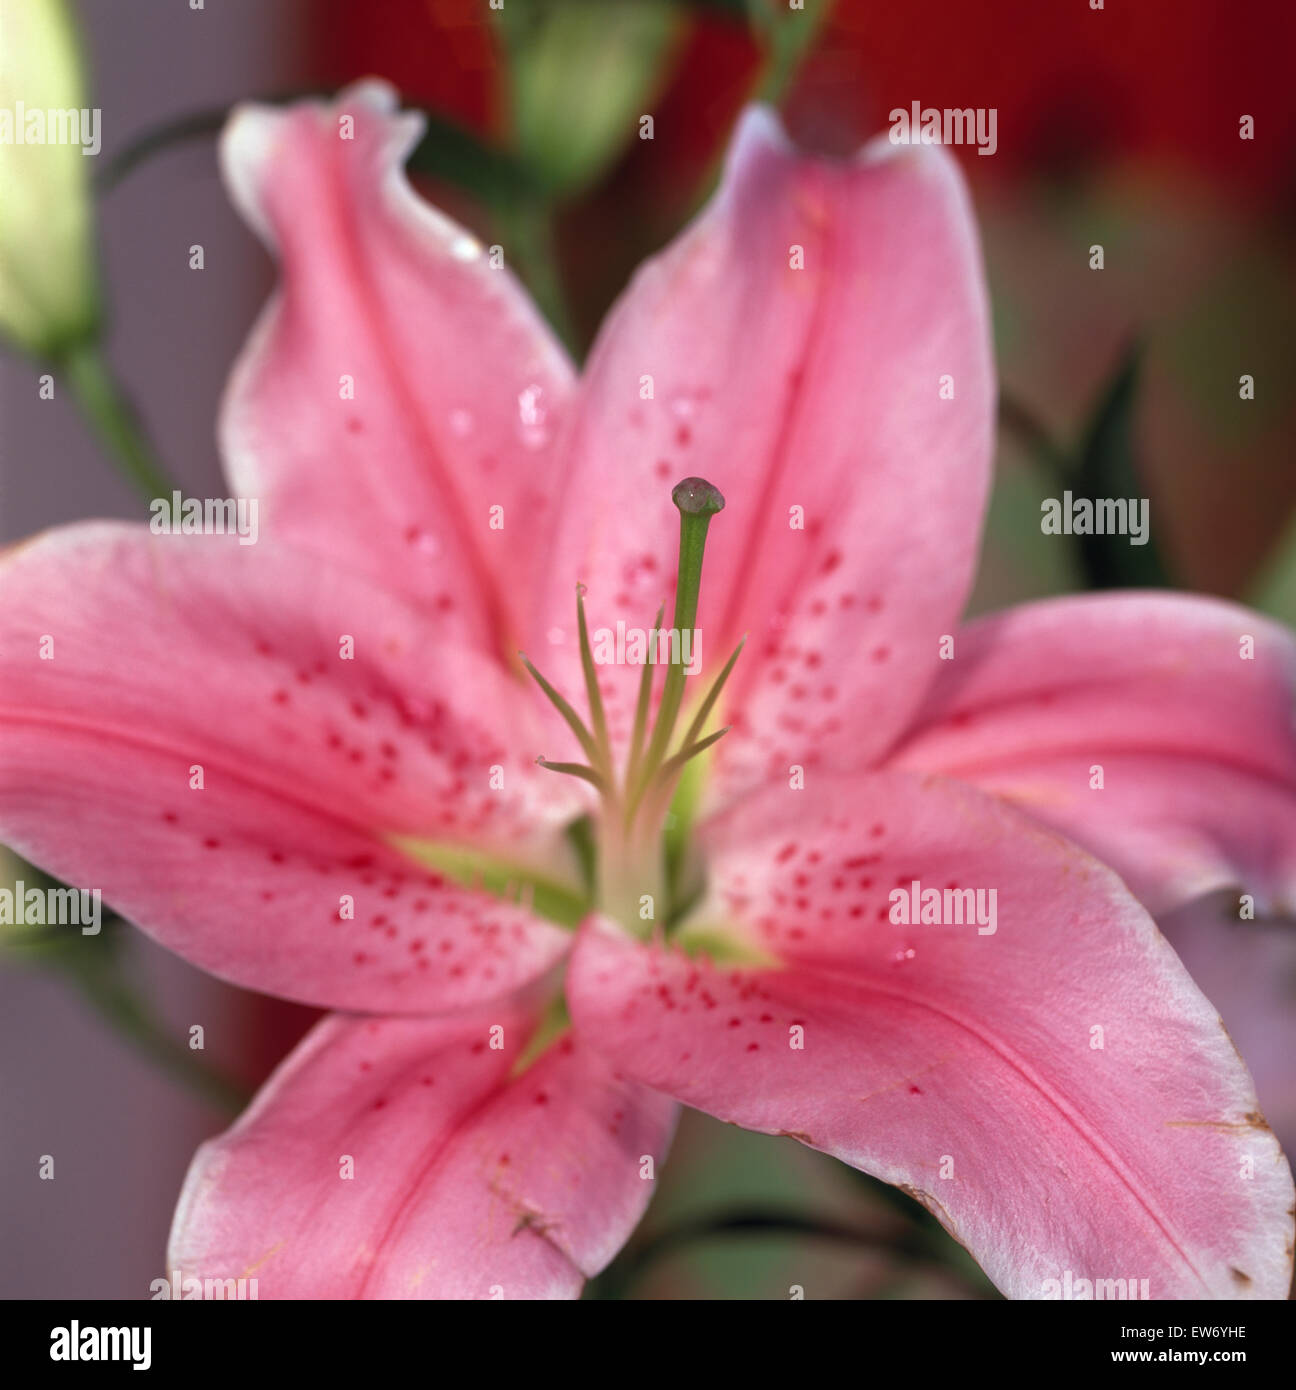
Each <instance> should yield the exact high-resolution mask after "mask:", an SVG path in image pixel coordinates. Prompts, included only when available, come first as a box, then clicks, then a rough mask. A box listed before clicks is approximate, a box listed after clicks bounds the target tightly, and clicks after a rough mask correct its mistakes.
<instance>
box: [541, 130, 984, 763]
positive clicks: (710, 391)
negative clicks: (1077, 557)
mask: <svg viewBox="0 0 1296 1390" xmlns="http://www.w3.org/2000/svg"><path fill="white" fill-rule="evenodd" d="M795 247H800V248H802V250H803V253H804V269H800V270H796V269H791V268H790V256H791V255H793V254H795V253H794V251H793V248H795ZM945 374H948V375H949V376H951V377H952V378H953V382H954V389H955V398H954V399H953V400H942V399H941V398H940V385H941V378H942V376H943V375H945ZM648 377H651V378H652V389H653V398H652V399H651V400H645V399H641V389H642V390H646V389H647V388H646V386H642V385H641V383H643V382H644V381H645V379H646V378H648ZM992 406H993V382H992V363H991V352H990V342H989V331H988V321H987V310H986V301H985V291H984V286H983V284H982V275H981V266H980V257H979V252H978V249H977V243H976V235H975V229H974V227H973V223H972V215H971V209H970V206H969V204H968V199H967V194H966V190H965V189H964V186H963V183H962V180H961V178H960V176H959V174H958V172H957V169H956V166H955V164H954V162H953V161H952V160H950V159H949V158H948V157H947V156H946V155H945V154H944V153H943V152H942V151H939V150H937V149H934V148H913V149H909V150H906V151H896V150H894V149H893V148H892V147H890V146H889V145H887V144H886V142H885V141H882V142H874V143H873V144H871V145H869V146H867V147H866V148H865V149H864V150H863V151H862V152H861V153H860V155H859V156H858V157H857V158H856V159H855V160H853V161H851V162H849V163H833V162H828V161H825V160H820V159H813V158H810V157H807V156H802V155H799V154H797V153H796V152H795V151H794V150H793V149H792V148H791V147H790V146H789V145H788V143H787V141H786V138H785V137H784V135H783V133H782V131H781V130H780V128H779V127H778V124H777V121H776V118H775V117H774V116H773V115H772V114H771V113H770V112H769V111H768V110H765V109H763V108H756V109H753V110H751V111H749V112H748V114H747V115H746V116H745V117H744V119H743V121H742V124H741V126H740V128H739V131H738V135H737V137H736V139H735V143H734V147H733V150H732V151H731V154H730V157H729V162H728V168H727V170H726V173H725V177H724V182H723V184H722V186H721V188H720V191H719V192H718V193H717V194H716V196H715V198H714V199H713V201H712V202H711V204H710V205H709V207H708V208H707V210H706V211H705V212H704V213H703V214H702V216H701V217H700V218H699V219H698V220H697V221H696V222H695V223H694V224H693V225H692V227H690V228H689V229H688V230H687V231H686V232H685V233H684V234H683V235H682V236H681V237H680V239H679V240H678V241H677V242H676V243H675V244H674V245H673V246H671V247H670V248H669V249H668V250H667V251H666V252H665V253H664V254H663V255H661V256H660V257H658V258H657V259H656V260H654V261H652V262H650V263H649V264H648V265H647V266H646V267H645V268H643V269H641V270H640V271H639V273H638V275H637V276H636V278H635V280H634V282H633V285H632V287H631V288H630V290H629V291H628V292H627V294H626V295H625V296H624V297H623V299H622V300H621V302H620V304H619V305H618V306H617V308H616V309H615V310H614V311H613V314H612V316H611V318H610V319H609V321H608V323H607V325H606V326H605V328H604V330H603V333H602V336H601V337H600V339H599V341H598V344H597V345H596V347H595V350H594V352H593V355H592V358H591V362H590V366H589V369H588V372H587V377H586V381H585V383H584V395H583V397H582V404H581V408H580V413H579V417H578V419H577V421H576V425H575V428H574V433H573V444H572V447H573V458H572V467H571V473H570V476H569V477H568V479H567V492H566V496H565V500H564V503H563V516H562V526H563V529H562V531H561V538H560V541H559V544H558V545H557V547H556V551H555V555H556V559H555V565H554V575H553V580H554V585H555V588H554V596H553V600H552V605H551V609H550V612H551V614H552V615H553V617H552V621H553V622H554V623H555V624H557V625H558V626H559V627H560V628H563V629H565V630H566V632H567V649H568V652H569V659H573V658H574V636H573V635H572V632H571V627H572V624H571V622H570V605H571V584H572V582H573V581H575V580H577V579H581V580H583V581H585V582H586V583H587V584H588V586H589V590H590V593H589V600H588V602H589V609H590V621H591V625H592V626H596V627H597V626H603V627H606V628H608V629H612V628H614V627H615V622H616V621H617V620H624V621H625V622H626V623H627V624H629V625H632V626H639V627H643V628H647V627H649V626H650V625H651V622H652V618H653V615H654V614H655V612H656V609H657V606H658V603H659V602H660V601H661V600H662V599H663V598H667V597H669V595H670V594H671V593H672V591H673V587H674V565H675V554H676V543H677V537H678V530H679V516H678V513H677V512H676V510H675V508H674V507H673V506H672V505H671V502H670V490H671V487H672V486H673V485H674V484H675V483H676V482H677V481H679V480H680V479H681V478H683V477H685V476H687V475H690V474H700V475H702V476H703V477H706V478H708V479H709V480H710V481H712V482H713V483H715V484H716V485H717V486H718V487H719V488H720V490H721V491H722V492H723V493H724V495H725V497H726V499H727V506H726V509H725V511H724V513H723V514H722V515H721V516H719V517H718V518H716V520H715V522H714V523H713V525H712V527H711V539H710V541H709V543H708V549H707V558H706V570H705V577H704V581H703V587H702V604H701V610H700V625H701V628H702V632H703V653H702V654H703V658H704V663H705V665H706V666H707V668H708V670H709V672H710V673H712V674H713V673H714V672H715V671H716V670H718V669H719V667H720V666H721V665H722V664H723V662H724V661H725V659H726V657H727V656H728V655H729V652H730V650H731V649H732V646H733V644H734V643H735V642H736V641H737V640H738V638H739V637H740V636H741V635H742V634H743V633H744V632H748V631H750V633H751V640H750V642H749V644H748V647H747V651H746V653H745V655H744V657H743V659H742V660H741V661H740V662H739V665H738V668H737V672H736V675H735V677H734V682H733V684H732V686H731V690H732V692H733V697H732V699H731V700H729V701H728V704H729V705H730V706H731V711H730V712H731V713H732V714H733V716H734V718H735V722H736V723H737V725H738V727H739V728H740V729H741V731H742V732H743V734H744V735H745V737H743V738H741V739H740V738H738V737H737V736H735V737H733V738H731V739H728V740H726V742H725V745H724V759H726V760H727V763H726V766H727V767H728V770H729V772H730V774H731V775H732V776H733V777H734V778H735V779H737V780H746V779H748V778H750V777H755V776H757V775H760V774H763V773H764V772H765V770H766V769H768V768H777V769H778V770H779V773H780V775H781V776H786V769H787V765H788V763H789V762H797V763H807V762H808V763H822V764H823V765H825V766H830V765H841V763H842V762H843V761H847V762H851V763H855V764H862V763H864V762H865V761H867V760H868V759H869V757H870V756H871V755H873V754H876V753H878V752H880V751H881V749H882V748H883V747H884V746H885V745H886V744H887V743H888V742H890V741H891V739H892V738H893V737H894V736H895V734H896V733H897V732H898V731H899V729H900V728H901V726H902V725H903V723H904V720H905V719H906V717H907V716H908V714H909V713H910V712H911V710H912V708H913V706H914V704H915V703H916V701H917V700H918V698H919V697H920V695H921V693H922V690H923V689H924V688H925V685H926V683H927V682H928V681H929V680H930V679H931V678H932V676H933V674H934V667H935V662H936V653H937V642H938V639H939V637H940V636H941V634H943V633H947V632H951V631H953V626H952V625H953V623H954V622H955V620H956V618H957V616H958V613H959V611H960V608H961V606H962V603H963V599H964V595H965V593H966V591H967V588H968V584H969V580H970V577H971V573H972V567H973V563H974V559H975V555H976V547H977V532H978V526H979V522H980V517H981V511H982V505H983V502H984V498H985V493H986V486H987V481H988V477H989V463H990V446H991V436H992ZM793 508H800V509H802V511H803V516H804V529H793V528H792V526H791V524H790V522H791V521H792V520H793V518H794V516H799V515H800V514H794V513H793V511H792V509H793ZM669 621H670V609H669V608H668V610H667V622H669ZM572 669H574V666H573V668H572ZM637 674H638V673H637V671H631V672H630V673H629V679H628V680H626V681H624V682H620V683H618V686H619V688H618V689H617V690H616V691H615V694H614V698H615V700H616V704H617V710H618V713H617V715H616V724H617V726H618V727H620V728H622V729H624V727H625V726H626V724H627V723H628V719H629V716H630V715H631V714H632V713H633V700H634V678H635V677H636V676H637ZM613 675H614V673H612V672H609V679H610V681H611V680H612V677H613ZM695 688H696V689H697V690H698V692H699V693H700V692H701V689H702V688H703V687H702V684H701V682H700V681H699V682H697V683H695ZM728 717H729V716H728V715H726V718H728Z"/></svg>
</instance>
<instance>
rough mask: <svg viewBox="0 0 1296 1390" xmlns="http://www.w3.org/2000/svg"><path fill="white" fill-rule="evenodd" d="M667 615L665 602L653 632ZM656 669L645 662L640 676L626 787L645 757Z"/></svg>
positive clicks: (658, 614)
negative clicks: (644, 748)
mask: <svg viewBox="0 0 1296 1390" xmlns="http://www.w3.org/2000/svg"><path fill="white" fill-rule="evenodd" d="M665 613H666V604H665V601H663V602H662V605H661V607H660V608H659V609H658V610H657V617H656V619H655V620H654V622H653V625H652V630H653V631H654V632H660V631H661V625H662V618H663V617H664V616H665ZM655 669H656V668H655V667H654V666H653V664H652V662H650V661H645V662H644V664H643V671H642V673H641V674H640V676H639V699H638V701H637V702H636V704H635V718H634V732H633V733H632V734H631V737H630V760H629V762H628V763H627V764H626V776H625V781H626V786H627V787H629V786H633V784H634V780H635V774H636V773H637V772H638V771H639V760H640V759H641V758H642V757H643V747H644V739H645V738H646V737H647V735H648V711H649V709H650V708H651V706H652V688H653V672H654V671H655Z"/></svg>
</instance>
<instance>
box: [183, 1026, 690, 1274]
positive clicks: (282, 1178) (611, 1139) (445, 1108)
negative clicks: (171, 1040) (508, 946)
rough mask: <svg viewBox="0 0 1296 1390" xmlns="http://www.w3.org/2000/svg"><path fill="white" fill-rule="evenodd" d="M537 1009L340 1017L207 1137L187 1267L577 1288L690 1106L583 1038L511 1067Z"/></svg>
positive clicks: (621, 1228)
mask: <svg viewBox="0 0 1296 1390" xmlns="http://www.w3.org/2000/svg"><path fill="white" fill-rule="evenodd" d="M534 1025H535V1014H534V1012H528V1011H526V1010H523V1009H521V1008H520V1007H518V1006H516V1005H509V1006H504V1005H499V1006H496V1007H494V1008H492V1009H489V1010H485V1011H482V1010H478V1011H476V1012H474V1013H473V1014H470V1015H466V1016H464V1015H461V1016H458V1017H456V1018H454V1019H442V1020H423V1019H375V1020H365V1019H358V1018H357V1019H353V1018H345V1017H341V1016H337V1015H335V1016H333V1017H331V1018H327V1019H325V1020H324V1021H323V1022H322V1023H320V1024H319V1025H318V1026H317V1027H316V1028H315V1029H314V1030H313V1031H312V1032H311V1033H310V1034H309V1035H308V1036H307V1037H306V1039H305V1040H304V1041H303V1042H302V1043H301V1044H300V1045H299V1046H298V1048H297V1050H296V1051H295V1052H294V1053H293V1054H292V1056H291V1057H289V1058H288V1060H287V1061H285V1062H284V1063H283V1065H282V1066H281V1067H280V1068H279V1070H278V1071H277V1072H276V1073H275V1075H274V1076H273V1077H272V1078H271V1079H270V1081H269V1082H268V1083H267V1085H266V1087H265V1089H264V1090H263V1091H262V1092H261V1094H260V1095H259V1096H258V1098H257V1100H256V1101H255V1102H254V1104H253V1106H252V1108H251V1109H250V1110H249V1111H248V1112H247V1114H246V1115H244V1116H243V1118H242V1119H241V1120H240V1121H239V1122H238V1124H236V1125H235V1126H234V1128H233V1129H231V1130H230V1131H229V1132H228V1133H226V1134H224V1135H222V1136H221V1137H220V1138H218V1139H215V1140H212V1141H211V1142H209V1143H207V1144H205V1145H203V1147H202V1148H201V1149H200V1150H199V1151H198V1154H197V1156H196V1157H195V1159H194V1162H193V1165H192V1167H191V1168H190V1170H189V1176H188V1178H187V1179H186V1181H185V1187H184V1191H183V1193H182V1194H181V1197H180V1203H179V1206H178V1207H177V1209H176V1215H175V1222H174V1225H173V1227H172V1231H171V1240H170V1244H169V1250H168V1268H169V1269H171V1270H173V1271H174V1270H179V1271H181V1272H182V1274H183V1275H185V1276H195V1277H198V1278H203V1279H208V1278H218V1279H231V1278H232V1279H237V1278H240V1277H246V1278H253V1277H255V1279H256V1280H257V1283H258V1289H257V1292H258V1295H259V1296H260V1297H261V1298H428V1299H433V1298H574V1297H575V1296H576V1295H577V1294H578V1293H579V1291H580V1287H581V1284H582V1282H583V1280H584V1279H585V1278H586V1277H587V1276H589V1275H592V1274H596V1273H598V1271H599V1270H601V1269H602V1268H603V1267H604V1266H605V1265H606V1264H607V1263H608V1261H609V1260H611V1258H612V1256H613V1255H614V1254H615V1253H616V1252H617V1250H618V1249H620V1247H621V1245H622V1244H623V1243H624V1241H625V1240H626V1237H627V1236H628V1235H629V1234H630V1232H631V1230H632V1229H633V1228H634V1226H635V1224H636V1223H637V1222H638V1220H639V1218H640V1216H641V1215H642V1214H643V1210H644V1208H645V1207H646V1206H647V1204H648V1199H649V1197H650V1196H651V1194H652V1191H653V1181H652V1175H651V1173H650V1175H649V1176H648V1177H647V1178H646V1177H644V1176H643V1172H644V1171H645V1165H644V1159H645V1158H648V1159H651V1160H652V1165H651V1166H655V1165H656V1164H657V1163H658V1162H660V1160H661V1159H662V1158H663V1157H664V1155H665V1152H666V1149H667V1146H668V1145H669V1142H670V1135H671V1130H672V1128H673V1125H674V1106H672V1105H671V1103H670V1102H669V1101H668V1100H666V1099H665V1098H664V1097H661V1096H654V1095H651V1094H649V1093H648V1092H645V1091H643V1090H641V1089H640V1088H639V1087H637V1086H635V1085H633V1084H631V1083H627V1082H624V1081H620V1080H618V1079H616V1078H614V1077H613V1076H612V1075H611V1073H610V1072H609V1071H608V1069H607V1067H606V1066H605V1065H604V1063H603V1062H602V1061H601V1060H600V1059H599V1058H598V1056H597V1055H596V1054H594V1053H592V1052H591V1051H590V1050H589V1049H588V1048H584V1047H577V1046H575V1045H574V1044H573V1042H572V1040H571V1039H570V1036H569V1037H568V1038H566V1039H565V1040H563V1041H560V1042H558V1043H556V1044H555V1045H554V1046H552V1047H551V1048H550V1049H549V1050H548V1051H547V1052H545V1053H544V1055H543V1056H542V1057H541V1058H540V1059H539V1060H538V1061H536V1062H535V1063H534V1065H532V1066H530V1067H529V1068H528V1069H526V1070H525V1071H523V1072H522V1073H521V1075H519V1076H517V1077H513V1076H511V1075H510V1069H511V1068H512V1067H513V1065H514V1063H515V1062H516V1061H517V1060H518V1056H519V1052H520V1050H521V1049H522V1048H523V1046H524V1045H525V1043H526V1041H527V1039H528V1037H529V1036H530V1034H531V1031H532V1029H533V1027H534ZM492 1030H498V1031H497V1032H495V1033H494V1034H493V1033H492ZM492 1036H494V1037H495V1038H496V1039H497V1040H502V1043H503V1046H502V1047H501V1048H498V1049H496V1048H493V1047H492V1041H491V1040H492ZM348 1157H349V1158H350V1159H351V1160H352V1163H353V1171H354V1177H350V1178H347V1177H344V1176H343V1175H342V1167H341V1165H342V1164H343V1163H344V1161H345V1160H346V1159H347V1158H348ZM172 1278H173V1279H174V1278H175V1276H174V1275H173V1276H172Z"/></svg>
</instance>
